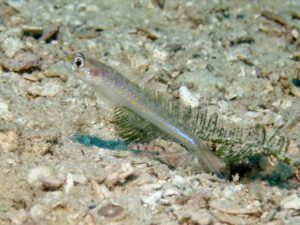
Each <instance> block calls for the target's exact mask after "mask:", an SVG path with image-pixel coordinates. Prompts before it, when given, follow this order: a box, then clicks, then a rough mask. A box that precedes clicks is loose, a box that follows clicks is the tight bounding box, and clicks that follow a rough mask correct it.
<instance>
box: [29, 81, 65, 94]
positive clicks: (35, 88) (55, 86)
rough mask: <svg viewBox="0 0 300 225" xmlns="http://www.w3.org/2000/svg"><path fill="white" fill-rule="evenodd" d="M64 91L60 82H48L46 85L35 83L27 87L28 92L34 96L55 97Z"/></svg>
mask: <svg viewBox="0 0 300 225" xmlns="http://www.w3.org/2000/svg"><path fill="white" fill-rule="evenodd" d="M62 91H63V87H62V86H61V85H60V84H59V83H58V82H48V83H46V84H44V85H42V86H41V85H39V84H37V83H33V84H32V85H31V86H29V87H28V88H27V93H28V94H30V95H31V96H33V97H39V96H41V97H54V96H55V95H57V94H58V93H60V92H62Z"/></svg>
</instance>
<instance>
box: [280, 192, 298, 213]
mask: <svg viewBox="0 0 300 225" xmlns="http://www.w3.org/2000/svg"><path fill="white" fill-rule="evenodd" d="M280 206H281V207H282V208H284V209H296V210H299V209H300V198H299V197H298V196H297V194H292V195H290V196H288V197H286V198H284V199H283V200H282V201H281V202H280Z"/></svg>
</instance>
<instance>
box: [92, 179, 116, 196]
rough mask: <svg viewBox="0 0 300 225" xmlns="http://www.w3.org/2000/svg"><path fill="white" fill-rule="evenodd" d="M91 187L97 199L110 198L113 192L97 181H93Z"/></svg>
mask: <svg viewBox="0 0 300 225" xmlns="http://www.w3.org/2000/svg"><path fill="white" fill-rule="evenodd" d="M91 189H92V192H93V195H94V196H95V197H96V198H97V199H108V198H110V196H111V192H110V191H109V190H108V188H107V187H106V186H105V185H104V184H102V185H99V184H98V183H97V182H96V181H94V180H92V181H91Z"/></svg>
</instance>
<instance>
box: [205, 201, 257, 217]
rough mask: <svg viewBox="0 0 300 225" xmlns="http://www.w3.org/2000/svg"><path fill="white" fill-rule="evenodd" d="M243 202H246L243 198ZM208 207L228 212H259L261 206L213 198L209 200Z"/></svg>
mask: <svg viewBox="0 0 300 225" xmlns="http://www.w3.org/2000/svg"><path fill="white" fill-rule="evenodd" d="M245 202H247V201H246V200H245ZM209 207H210V208H213V209H216V210H218V211H220V212H224V213H228V214H260V213H261V211H262V210H261V208H260V207H259V206H257V204H249V203H247V205H246V206H242V205H241V204H238V203H236V202H233V201H231V200H227V199H214V200H211V201H210V202H209Z"/></svg>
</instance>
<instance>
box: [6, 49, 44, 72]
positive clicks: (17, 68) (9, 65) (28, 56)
mask: <svg viewBox="0 0 300 225" xmlns="http://www.w3.org/2000/svg"><path fill="white" fill-rule="evenodd" d="M39 66H40V58H39V57H38V56H37V55H35V54H33V53H31V52H22V53H18V54H17V55H16V56H15V57H14V58H13V59H5V60H3V67H4V68H6V69H8V70H10V71H14V72H25V71H29V70H32V69H34V68H38V67H39Z"/></svg>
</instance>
